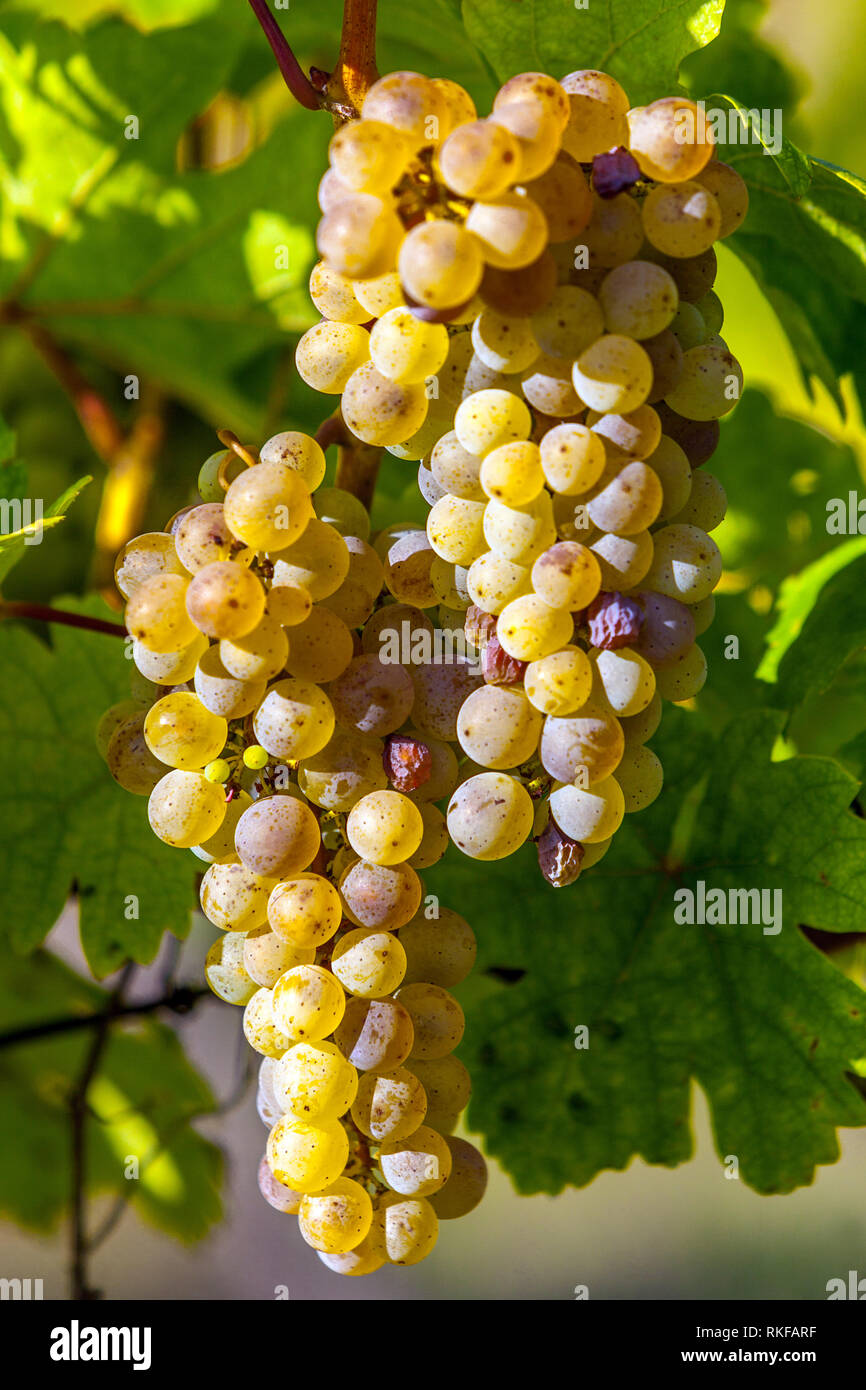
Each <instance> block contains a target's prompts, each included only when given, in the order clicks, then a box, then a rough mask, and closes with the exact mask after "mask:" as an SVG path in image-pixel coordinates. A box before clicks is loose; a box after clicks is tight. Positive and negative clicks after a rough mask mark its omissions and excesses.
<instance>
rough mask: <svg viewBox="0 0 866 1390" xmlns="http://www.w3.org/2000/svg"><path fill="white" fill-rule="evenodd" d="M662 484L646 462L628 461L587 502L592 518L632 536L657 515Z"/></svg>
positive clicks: (608, 528) (604, 527) (602, 527)
mask: <svg viewBox="0 0 866 1390" xmlns="http://www.w3.org/2000/svg"><path fill="white" fill-rule="evenodd" d="M662 497H663V493H662V485H661V483H660V482H659V479H658V475H657V474H656V473H654V472H653V470H652V468H651V467H650V465H649V464H647V463H641V462H639V461H635V462H633V463H627V464H626V465H625V466H624V467H623V468H621V469H620V470H619V472H618V473H616V474H615V476H614V477H613V478H612V479H611V480H610V482H609V483H608V484H607V486H606V487H603V488H601V490H600V491H596V492H595V493H594V494H593V496H592V497H591V498H590V499H589V501H588V502H587V504H586V510H587V513H588V515H589V519H590V521H592V522H593V524H594V525H596V526H597V527H598V528H599V530H601V531H615V532H616V534H617V535H618V536H633V535H635V533H636V532H638V531H645V530H646V529H647V527H649V526H651V525H652V523H653V522H654V521H655V519H656V517H657V516H658V514H659V512H660V510H661V505H662Z"/></svg>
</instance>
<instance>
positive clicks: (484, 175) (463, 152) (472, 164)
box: [439, 121, 521, 199]
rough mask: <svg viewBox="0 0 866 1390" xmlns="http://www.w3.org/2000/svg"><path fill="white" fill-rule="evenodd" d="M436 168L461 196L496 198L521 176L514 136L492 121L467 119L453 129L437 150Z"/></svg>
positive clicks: (518, 153)
mask: <svg viewBox="0 0 866 1390" xmlns="http://www.w3.org/2000/svg"><path fill="white" fill-rule="evenodd" d="M439 169H440V171H441V174H442V177H443V179H444V181H445V183H446V184H447V185H448V187H449V188H451V189H453V191H454V192H455V193H457V194H459V195H460V196H461V197H463V198H473V199H474V198H495V197H497V196H498V195H499V194H500V193H504V192H505V190H506V189H507V188H508V187H509V185H510V184H512V183H516V182H517V180H518V178H519V177H520V174H521V170H520V151H519V146H518V143H517V140H516V138H515V137H514V136H513V135H512V134H511V132H510V131H509V130H506V129H505V128H504V127H503V126H501V125H498V124H495V123H494V122H493V121H469V122H467V123H466V124H465V125H459V126H458V127H457V128H456V130H454V131H452V132H451V134H450V135H449V136H448V138H447V139H446V141H445V143H444V144H443V145H442V148H441V149H440V151H439Z"/></svg>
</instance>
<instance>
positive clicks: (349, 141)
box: [328, 119, 412, 193]
mask: <svg viewBox="0 0 866 1390" xmlns="http://www.w3.org/2000/svg"><path fill="white" fill-rule="evenodd" d="M411 154H412V147H411V143H410V142H409V141H408V140H401V138H400V136H399V135H398V134H396V133H395V131H394V127H393V126H391V125H385V124H384V123H383V122H382V121H376V120H369V119H368V120H361V121H348V122H347V123H346V124H345V125H343V126H341V127H340V129H339V130H338V131H337V133H336V135H335V136H334V137H333V139H332V140H331V143H330V145H329V146H328V159H329V162H330V165H331V168H332V169H333V170H334V172H335V173H336V175H337V177H338V178H339V179H340V180H342V182H343V183H345V184H347V185H348V186H349V188H352V189H354V190H355V191H356V192H358V193H387V192H388V190H389V189H390V188H392V187H393V185H394V184H395V183H396V182H397V181H398V179H399V178H400V175H401V174H402V173H403V170H404V169H405V167H406V165H407V164H408V163H409V159H410V156H411Z"/></svg>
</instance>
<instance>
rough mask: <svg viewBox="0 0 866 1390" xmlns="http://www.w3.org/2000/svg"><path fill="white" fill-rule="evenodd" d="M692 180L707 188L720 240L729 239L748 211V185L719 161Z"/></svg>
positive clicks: (712, 161)
mask: <svg viewBox="0 0 866 1390" xmlns="http://www.w3.org/2000/svg"><path fill="white" fill-rule="evenodd" d="M694 180H695V183H700V184H702V185H703V187H704V188H708V189H709V190H710V192H711V193H712V195H713V197H714V198H715V200H716V202H717V203H718V205H719V211H720V212H721V218H722V222H721V227H720V229H719V237H720V239H724V238H725V237H729V236H730V235H731V233H732V232H735V231H736V230H737V228H738V227H740V226H742V224H743V222H744V221H745V219H746V213H747V212H748V211H749V189H748V185H747V184H746V183H745V182H744V180H743V179H742V178H741V177H740V175H739V174H738V173H737V171H736V169H732V168H731V166H730V164H723V163H722V161H721V160H720V159H713V160H711V161H710V163H709V164H707V165H705V167H704V168H703V169H702V170H701V172H700V173H699V174H696V175H695V176H694ZM720 327H721V325H720Z"/></svg>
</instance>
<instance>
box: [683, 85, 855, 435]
mask: <svg viewBox="0 0 866 1390" xmlns="http://www.w3.org/2000/svg"><path fill="white" fill-rule="evenodd" d="M708 108H709V109H712V110H720V111H721V110H726V111H728V112H729V117H728V133H729V135H733V136H734V139H729V140H728V141H724V140H720V141H719V158H720V159H722V160H723V161H724V162H726V163H728V164H731V165H732V166H733V167H734V168H735V169H737V170H738V172H739V173H740V174H741V175H742V177H743V178H744V179H745V181H746V183H747V184H748V187H749V198H750V203H749V215H748V217H747V219H746V221H745V223H744V224H743V226H742V227H741V228H740V229H739V231H737V232H736V233H735V234H734V235H733V237H731V238H730V240H729V242H728V243H727V244H728V245H729V246H730V247H731V249H732V250H733V251H735V252H736V254H737V255H738V256H740V257H741V259H742V260H743V261H744V263H745V264H746V266H747V267H748V268H749V270H750V271H751V272H752V274H753V275H754V277H755V279H756V280H757V282H758V285H759V286H760V288H761V289H762V291H763V292H764V294H765V295H766V296H767V298H768V299H769V301H770V303H771V304H772V306H773V308H774V309H775V311H776V313H777V315H778V317H779V319H780V321H781V323H782V326H783V328H784V329H785V331H786V333H787V334H788V337H789V338H790V340H791V345H792V347H793V349H794V352H795V354H796V357H797V360H798V362H799V364H800V367H801V370H802V373H803V379H804V382H805V384H806V386H807V387H809V386H810V379H811V377H812V376H815V377H817V378H818V379H819V380H820V381H821V382H822V383H823V384H824V386H826V388H827V390H828V391H829V392H830V394H831V395H832V396H833V398H834V399H835V401H836V403H837V405H838V407H839V410H840V411H842V410H843V409H844V406H843V398H842V394H841V391H840V388H839V380H838V379H839V377H842V376H844V375H846V373H849V372H850V373H852V374H853V376H854V379H855V382H856V384H857V388H858V391H859V392H860V395H861V398H863V397H864V392H866V347H864V343H866V307H864V306H866V183H864V182H863V180H861V179H859V178H858V177H857V176H856V175H855V174H851V173H848V172H847V171H846V170H844V169H837V168H835V167H834V166H833V165H830V164H826V163H824V162H823V161H821V160H816V159H810V158H809V157H808V156H807V155H805V154H804V153H803V152H802V151H801V150H799V149H797V147H796V146H794V145H793V144H792V143H791V142H790V141H788V140H787V139H784V140H783V141H782V142H781V148H780V149H779V151H778V153H777V154H773V153H771V152H770V149H769V145H768V137H767V132H764V133H762V131H761V125H760V123H759V122H757V121H756V120H755V119H754V118H752V117H750V116H749V114H748V112H747V111H746V108H745V107H744V106H743V105H742V104H741V103H739V102H737V101H734V100H732V99H731V98H729V97H712V98H710V99H709V100H708ZM731 112H738V113H739V116H734V117H733V120H732V119H731V116H730V113H731ZM777 115H778V113H777ZM774 119H775V117H774ZM776 133H778V120H776ZM770 143H771V142H770Z"/></svg>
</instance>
